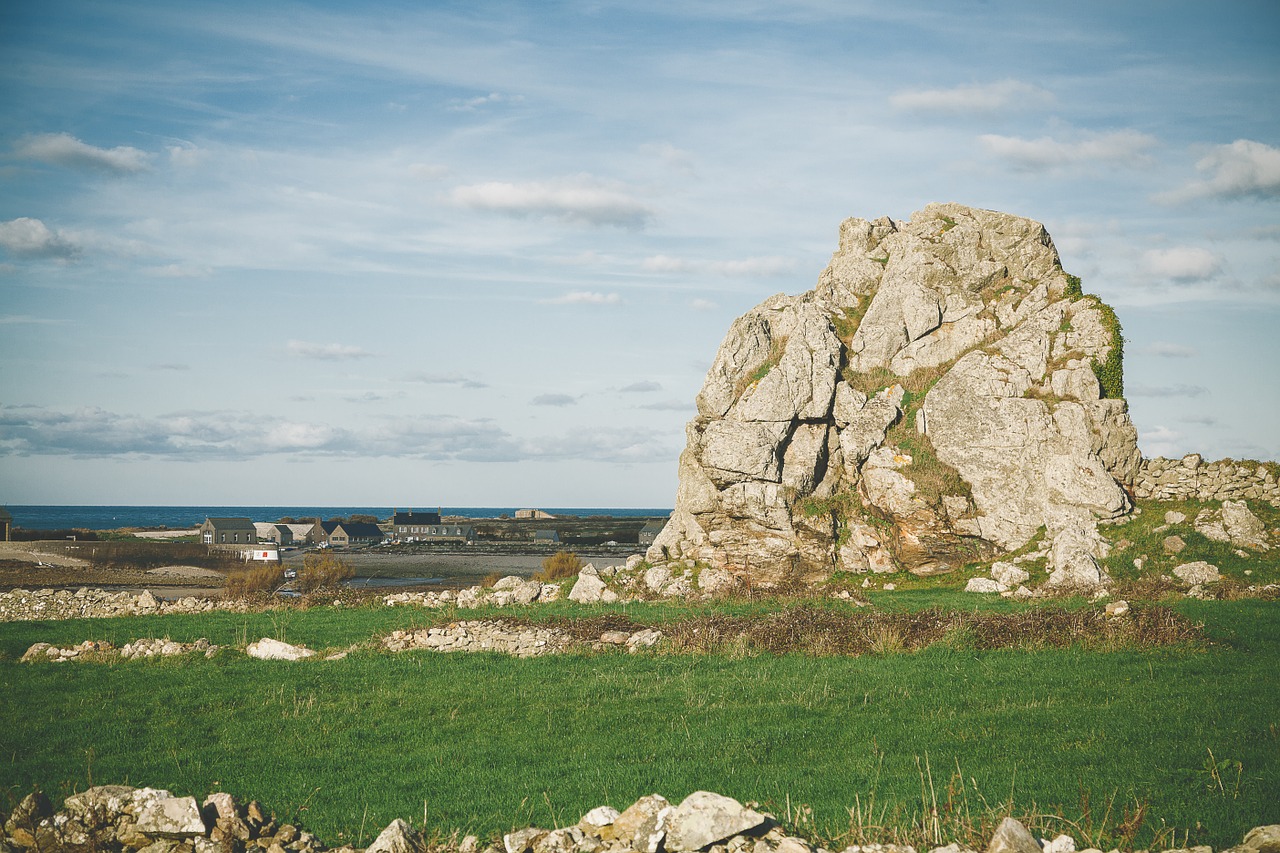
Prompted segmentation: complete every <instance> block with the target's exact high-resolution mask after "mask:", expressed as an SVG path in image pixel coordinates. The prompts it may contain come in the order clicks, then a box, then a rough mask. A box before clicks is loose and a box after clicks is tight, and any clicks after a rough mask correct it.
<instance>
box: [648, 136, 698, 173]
mask: <svg viewBox="0 0 1280 853" xmlns="http://www.w3.org/2000/svg"><path fill="white" fill-rule="evenodd" d="M640 152H641V153H642V154H648V155H651V156H653V157H657V158H658V159H659V160H661V161H662V163H663V165H665V166H666V167H667V168H669V169H673V170H674V171H677V172H681V173H682V174H686V175H689V174H692V173H693V155H692V154H690V153H689V152H688V151H684V150H682V149H680V148H677V147H675V146H674V145H672V144H671V143H670V142H660V143H649V144H647V145H641V146H640Z"/></svg>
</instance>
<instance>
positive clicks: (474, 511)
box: [5, 505, 671, 530]
mask: <svg viewBox="0 0 1280 853" xmlns="http://www.w3.org/2000/svg"><path fill="white" fill-rule="evenodd" d="M5 508H6V509H8V511H9V514H10V515H12V516H13V526H14V527H22V528H25V529H27V530H62V529H71V528H80V529H82V530H115V529H117V528H120V527H152V528H155V527H167V528H170V529H172V530H186V529H191V528H194V527H199V526H200V525H201V524H202V523H204V520H205V519H206V518H249V519H252V520H253V521H278V520H279V519H281V518H286V517H291V518H320V519H324V520H326V521H327V520H328V519H330V518H338V517H342V518H348V517H350V516H352V515H372V516H374V517H376V518H380V519H387V518H390V517H391V513H392V508H391V507H386V506H32V505H26V506H24V505H17V506H7V507H5ZM525 508H526V507H509V506H505V507H492V506H490V507H476V506H446V507H439V509H440V512H441V514H442V515H457V516H462V517H464V518H498V517H500V516H503V515H506V516H509V517H512V518H514V517H515V514H516V510H517V509H525ZM396 509H399V510H401V511H405V510H408V509H410V507H396ZM412 509H413V510H414V511H415V512H432V511H434V510H436V509H437V507H434V506H433V507H420V506H419V507H412ZM539 509H541V510H542V511H544V512H548V513H551V514H552V515H576V516H579V517H583V518H585V517H587V516H592V515H607V516H613V517H615V518H643V517H666V516H668V515H670V514H671V509H670V508H665V509H664V508H660V507H646V508H635V507H539Z"/></svg>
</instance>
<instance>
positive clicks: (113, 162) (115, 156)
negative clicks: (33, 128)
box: [15, 133, 151, 174]
mask: <svg viewBox="0 0 1280 853" xmlns="http://www.w3.org/2000/svg"><path fill="white" fill-rule="evenodd" d="M15 153H17V155H18V156H19V157H25V158H27V159H28V160H39V161H40V162H42V163H50V164H52V165H55V166H66V167H68V168H71V169H89V170H92V171H99V172H118V173H121V174H127V173H130V172H141V171H142V170H144V169H146V168H147V164H148V161H149V160H150V159H151V155H150V154H148V153H146V152H145V151H141V150H139V149H137V148H130V147H129V146H127V145H122V146H119V147H117V148H96V147H94V146H92V145H89V144H88V143H85V142H81V141H80V140H79V139H76V138H75V137H74V136H72V135H71V134H69V133H42V134H38V135H36V136H27V137H24V138H23V139H21V140H19V142H18V145H17V148H16V149H15Z"/></svg>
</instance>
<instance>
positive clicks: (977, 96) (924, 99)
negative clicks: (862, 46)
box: [889, 80, 1054, 114]
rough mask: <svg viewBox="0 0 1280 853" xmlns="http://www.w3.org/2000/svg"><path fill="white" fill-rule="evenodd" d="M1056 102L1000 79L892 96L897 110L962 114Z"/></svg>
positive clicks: (1046, 94) (1045, 93)
mask: <svg viewBox="0 0 1280 853" xmlns="http://www.w3.org/2000/svg"><path fill="white" fill-rule="evenodd" d="M1053 102H1054V97H1053V94H1052V93H1050V92H1048V91H1046V90H1044V89H1041V88H1040V87H1039V86H1033V85H1031V84H1030V83H1023V82H1022V81H1021V80H1000V81H998V82H995V83H983V84H974V85H969V86H956V87H954V88H951V89H916V90H908V91H904V92H898V93H896V94H893V95H890V96H889V105H890V106H892V107H893V108H894V109H896V110H904V111H908V112H937V113H960V114H967V113H982V114H991V113H998V112H1004V111H1006V110H1010V111H1012V110H1026V109H1036V108H1040V107H1047V106H1051V105H1052V104H1053Z"/></svg>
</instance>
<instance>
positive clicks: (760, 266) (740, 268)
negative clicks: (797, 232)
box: [707, 255, 796, 278]
mask: <svg viewBox="0 0 1280 853" xmlns="http://www.w3.org/2000/svg"><path fill="white" fill-rule="evenodd" d="M707 267H708V269H710V270H711V271H712V272H714V273H717V274H719V275H723V276H747V277H749V278H772V277H774V276H778V275H785V274H786V273H789V272H792V271H793V270H795V268H796V262H795V261H794V260H792V259H791V258H781V257H778V256H777V255H768V256H765V257H759V258H743V259H742V260H740V261H712V262H711V263H709V264H708V265H707Z"/></svg>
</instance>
